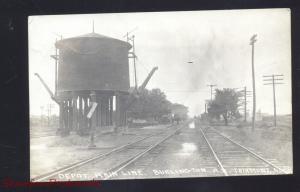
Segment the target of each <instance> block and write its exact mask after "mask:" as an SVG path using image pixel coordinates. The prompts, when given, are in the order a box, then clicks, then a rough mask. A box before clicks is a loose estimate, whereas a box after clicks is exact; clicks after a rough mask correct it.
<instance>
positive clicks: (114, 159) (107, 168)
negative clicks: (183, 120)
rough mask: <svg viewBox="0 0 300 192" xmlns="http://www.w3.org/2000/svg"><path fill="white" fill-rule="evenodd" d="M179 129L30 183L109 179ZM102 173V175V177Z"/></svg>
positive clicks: (41, 176) (131, 144) (93, 158)
mask: <svg viewBox="0 0 300 192" xmlns="http://www.w3.org/2000/svg"><path fill="white" fill-rule="evenodd" d="M181 128H182V125H179V127H177V128H176V129H171V130H170V129H169V130H167V131H163V132H159V133H155V134H151V135H148V136H146V137H143V138H141V139H139V140H136V141H133V142H131V143H129V144H125V145H122V146H120V147H117V148H114V149H112V150H111V151H109V152H106V153H102V154H99V155H96V156H94V157H92V158H88V159H85V160H82V161H80V162H76V163H74V164H71V165H68V166H65V167H63V168H60V169H57V170H55V171H52V172H49V173H46V174H43V175H39V176H37V177H34V178H32V181H35V182H36V181H49V180H92V179H104V180H106V179H109V178H110V177H112V176H113V175H112V174H108V173H112V172H113V173H114V174H115V173H117V172H119V171H120V170H122V169H123V168H124V167H126V166H128V165H129V164H131V163H133V162H134V161H136V160H137V159H139V158H140V157H142V156H143V155H144V154H146V153H147V152H149V151H151V150H152V149H153V148H155V147H156V146H158V145H159V144H160V143H162V142H164V141H165V140H166V139H168V138H169V137H171V136H173V135H174V134H176V132H178V131H179V130H180V129H181ZM96 170H99V173H94V174H91V173H93V172H95V171H96ZM75 173H76V174H75ZM86 173H88V174H89V176H88V177H83V176H86ZM102 173H103V174H104V175H102ZM59 175H68V178H63V179H62V178H60V177H59Z"/></svg>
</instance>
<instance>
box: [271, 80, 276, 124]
mask: <svg viewBox="0 0 300 192" xmlns="http://www.w3.org/2000/svg"><path fill="white" fill-rule="evenodd" d="M272 83H273V101H274V126H275V127H276V126H277V125H276V120H277V119H276V97H275V80H274V75H272Z"/></svg>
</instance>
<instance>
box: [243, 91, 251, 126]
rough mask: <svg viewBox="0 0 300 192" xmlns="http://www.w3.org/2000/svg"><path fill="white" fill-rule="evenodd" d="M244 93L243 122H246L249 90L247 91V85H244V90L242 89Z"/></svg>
mask: <svg viewBox="0 0 300 192" xmlns="http://www.w3.org/2000/svg"><path fill="white" fill-rule="evenodd" d="M242 92H243V93H244V95H243V96H244V122H247V103H248V100H247V97H250V95H249V93H250V91H247V87H246V86H245V87H244V90H243V91H242Z"/></svg>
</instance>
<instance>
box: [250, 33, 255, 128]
mask: <svg viewBox="0 0 300 192" xmlns="http://www.w3.org/2000/svg"><path fill="white" fill-rule="evenodd" d="M256 37H257V35H256V34H255V35H253V36H252V37H251V38H250V45H251V46H252V88H253V110H252V131H254V128H255V110H256V94H255V70H254V43H255V42H256V41H257V40H256Z"/></svg>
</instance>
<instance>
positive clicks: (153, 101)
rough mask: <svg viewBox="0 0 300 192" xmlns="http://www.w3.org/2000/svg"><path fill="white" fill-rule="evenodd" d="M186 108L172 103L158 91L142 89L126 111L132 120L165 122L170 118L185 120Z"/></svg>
mask: <svg viewBox="0 0 300 192" xmlns="http://www.w3.org/2000/svg"><path fill="white" fill-rule="evenodd" d="M187 113H188V107H186V106H184V105H182V104H178V103H172V102H170V101H169V100H167V98H166V95H165V93H164V92H162V91H161V90H160V89H158V88H156V89H152V90H148V89H144V90H142V91H141V92H139V94H138V97H137V98H136V100H135V102H134V103H133V104H132V106H131V107H130V109H129V110H128V117H129V118H133V119H145V120H149V119H151V120H154V121H157V122H160V121H167V120H168V119H170V118H180V119H182V120H183V119H186V118H187Z"/></svg>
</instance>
